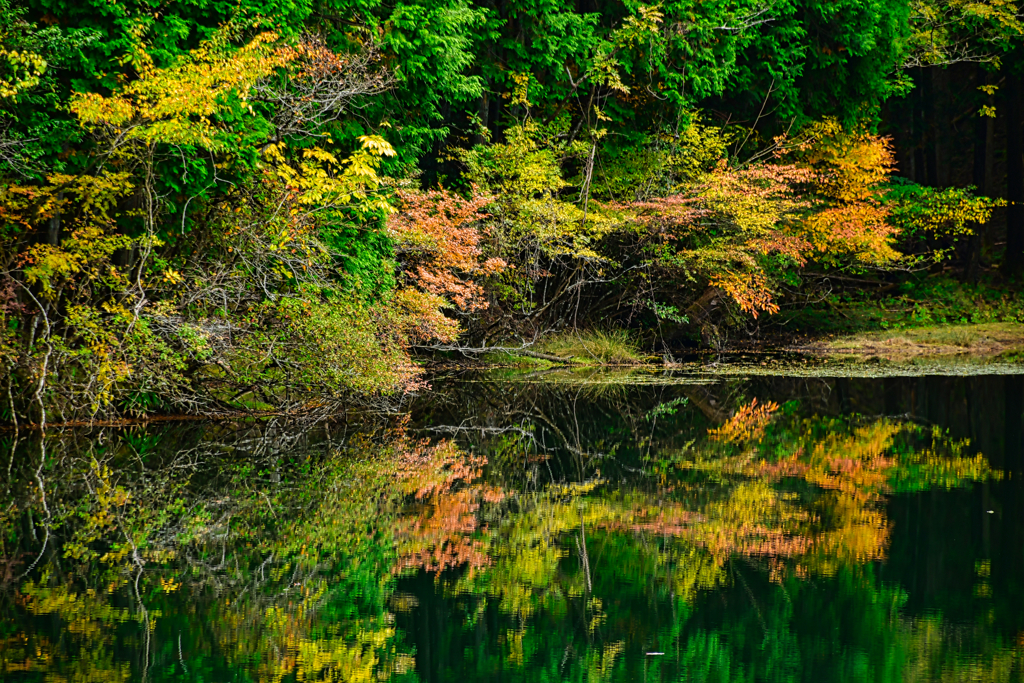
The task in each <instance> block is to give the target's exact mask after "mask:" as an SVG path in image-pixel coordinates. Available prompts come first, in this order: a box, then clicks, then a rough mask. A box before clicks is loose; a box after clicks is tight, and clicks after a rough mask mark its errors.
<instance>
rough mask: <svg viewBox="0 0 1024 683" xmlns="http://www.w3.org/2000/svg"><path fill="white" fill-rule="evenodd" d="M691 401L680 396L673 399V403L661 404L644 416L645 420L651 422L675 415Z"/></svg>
mask: <svg viewBox="0 0 1024 683" xmlns="http://www.w3.org/2000/svg"><path fill="white" fill-rule="evenodd" d="M689 400H690V399H688V398H687V397H686V396H680V397H678V398H674V399H672V400H671V401H666V402H665V403H659V404H658V405H656V406H654V407H653V408H651V409H650V410H648V411H647V414H646V415H644V419H645V420H648V421H650V420H653V419H655V418H657V417H661V416H662V415H675V414H676V411H677V410H678V409H679V407H680V406H684V405H686V403H687V402H688V401H689Z"/></svg>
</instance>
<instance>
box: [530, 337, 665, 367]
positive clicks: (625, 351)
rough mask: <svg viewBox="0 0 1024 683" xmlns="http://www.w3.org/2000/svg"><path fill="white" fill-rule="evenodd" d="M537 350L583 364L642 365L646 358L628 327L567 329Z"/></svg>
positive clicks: (544, 341)
mask: <svg viewBox="0 0 1024 683" xmlns="http://www.w3.org/2000/svg"><path fill="white" fill-rule="evenodd" d="M536 350H537V351H539V352H541V353H545V354H548V355H552V356H558V357H559V358H565V359H571V360H572V362H573V363H576V364H579V365H638V364H640V363H643V362H644V360H645V357H644V354H643V353H641V351H640V349H639V348H638V347H637V345H636V342H635V341H633V339H632V338H631V337H630V336H629V333H628V332H626V331H625V330H611V331H603V330H576V331H568V330H567V331H565V332H559V333H558V334H555V335H552V336H550V337H546V338H544V339H543V340H541V342H540V343H539V344H537V346H536Z"/></svg>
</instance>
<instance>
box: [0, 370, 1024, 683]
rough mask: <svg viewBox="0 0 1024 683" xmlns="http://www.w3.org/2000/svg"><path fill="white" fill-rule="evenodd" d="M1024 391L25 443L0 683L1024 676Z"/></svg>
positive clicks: (911, 392)
mask: <svg viewBox="0 0 1024 683" xmlns="http://www.w3.org/2000/svg"><path fill="white" fill-rule="evenodd" d="M1021 379H1022V378H1021V377H1012V376H1011V377H972V378H943V377H926V378H916V379H885V380H854V379H836V380H809V379H789V380H787V379H768V378H760V379H755V380H740V379H736V380H728V381H722V382H716V383H706V382H704V383H683V384H679V383H676V384H672V383H659V384H657V385H654V386H637V385H629V384H621V383H619V384H593V383H590V384H587V385H581V386H573V385H572V384H563V385H558V386H548V385H543V384H524V383H517V382H498V381H479V378H462V379H461V380H459V381H454V380H453V381H448V382H444V381H439V382H438V383H436V387H437V391H436V393H433V394H431V395H429V396H424V397H422V399H421V400H420V402H419V404H417V405H414V406H413V408H412V411H411V415H409V416H403V417H400V418H394V417H391V418H368V417H367V418H364V419H361V420H359V421H358V426H353V422H354V421H349V422H348V423H347V424H334V425H319V426H317V427H315V428H311V427H309V426H308V425H300V424H294V423H287V422H282V421H267V422H261V423H258V424H249V425H237V424H236V425H214V424H206V425H198V424H197V425H189V426H186V427H182V426H180V425H174V426H169V425H165V426H161V427H153V426H151V427H147V428H133V429H118V430H115V429H102V430H92V431H88V432H86V431H69V432H61V433H52V434H49V435H48V436H47V438H46V439H45V440H41V439H39V438H38V436H36V437H34V438H30V439H23V440H21V441H20V442H18V443H12V442H11V440H10V439H8V440H7V441H6V442H4V444H3V445H4V447H5V448H6V451H5V452H6V453H8V454H10V455H11V460H10V474H9V476H8V477H7V478H6V480H5V486H4V499H3V501H2V511H0V526H2V529H3V553H2V557H0V563H2V564H0V580H2V581H3V590H2V591H0V610H2V611H0V614H2V615H3V616H2V617H0V625H2V628H0V673H2V678H3V680H25V681H29V680H54V681H65V680H66V681H71V680H83V681H106V680H110V681H115V680H116V681H128V680H154V681H160V680H175V681H177V680H273V681H284V680H338V681H358V680H396V681H401V680H410V681H413V680H419V681H451V680H458V679H460V678H461V679H465V680H501V679H507V680H517V681H519V680H538V681H541V680H544V681H547V680H580V681H582V680H587V681H597V680H616V681H619V680H621V681H632V680H650V681H656V680H657V681H691V680H693V681H747V680H759V681H760V680H772V681H774V680H805V681H819V680H828V681H833V680H835V681H845V680H858V681H863V680H903V681H908V680H909V681H913V680H920V681H931V680H936V681H939V680H979V681H980V680H984V681H989V680H991V681H1017V680H1024V578H1022V576H1024V551H1022V550H1021V549H1022V548H1024V533H1022V528H1024V525H1022V524H1021V522H1022V521H1024V496H1022V495H1021V494H1022V493H1024V491H1022V487H1021V481H1022V477H1021V473H1022V472H1021V470H1022V467H1021V465H1022V459H1024V455H1022V450H1021V441H1022V424H1021V413H1022V410H1024V401H1022V399H1024V382H1022V381H1021ZM466 380H472V381H466ZM23 436H24V435H23Z"/></svg>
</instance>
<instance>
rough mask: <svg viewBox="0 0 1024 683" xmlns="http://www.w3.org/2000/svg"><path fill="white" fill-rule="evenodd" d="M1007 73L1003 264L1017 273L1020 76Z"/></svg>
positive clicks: (1020, 249) (1021, 221) (1021, 200)
mask: <svg viewBox="0 0 1024 683" xmlns="http://www.w3.org/2000/svg"><path fill="white" fill-rule="evenodd" d="M1011 69H1012V67H1011V68H1008V69H1007V74H1006V86H1005V87H1006V98H1007V107H1006V201H1007V204H1008V206H1007V207H1006V255H1005V256H1004V258H1003V268H1004V270H1005V272H1006V273H1007V274H1010V275H1016V274H1018V273H1019V272H1020V270H1021V266H1022V265H1024V149H1022V146H1021V143H1022V142H1024V141H1022V140H1021V133H1022V130H1021V106H1020V76H1018V75H1017V74H1015V73H1013V71H1012V70H1011Z"/></svg>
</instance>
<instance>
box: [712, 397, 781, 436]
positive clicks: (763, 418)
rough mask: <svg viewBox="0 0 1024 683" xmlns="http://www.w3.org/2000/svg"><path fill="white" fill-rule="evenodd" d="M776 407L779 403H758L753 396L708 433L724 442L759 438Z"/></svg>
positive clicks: (777, 407)
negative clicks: (723, 422)
mask: <svg viewBox="0 0 1024 683" xmlns="http://www.w3.org/2000/svg"><path fill="white" fill-rule="evenodd" d="M778 409H779V404H778V403H775V402H774V401H768V402H767V403H763V404H761V405H758V403H757V399H756V398H755V399H754V400H752V401H751V402H750V403H748V404H747V405H745V406H742V407H741V408H740V409H739V410H737V411H736V414H735V415H733V416H732V417H731V418H729V419H728V420H727V421H726V422H725V424H723V425H722V426H721V427H719V428H718V429H709V430H708V435H709V436H710V437H711V438H712V439H714V440H715V441H722V442H724V443H739V442H743V441H753V440H754V439H760V438H761V436H762V435H763V434H764V429H765V427H767V426H768V423H769V422H771V421H772V417H773V414H774V413H775V411H776V410H778Z"/></svg>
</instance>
